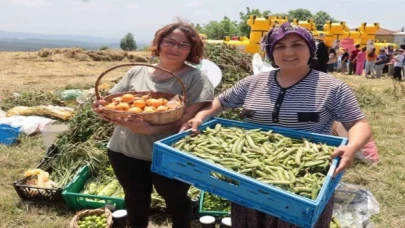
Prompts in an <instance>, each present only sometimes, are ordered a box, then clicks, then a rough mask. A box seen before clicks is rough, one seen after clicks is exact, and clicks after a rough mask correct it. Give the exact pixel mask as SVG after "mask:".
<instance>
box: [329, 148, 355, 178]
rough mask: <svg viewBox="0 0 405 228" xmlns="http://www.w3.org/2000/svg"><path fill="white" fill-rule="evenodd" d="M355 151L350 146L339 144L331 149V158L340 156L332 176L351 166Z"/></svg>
mask: <svg viewBox="0 0 405 228" xmlns="http://www.w3.org/2000/svg"><path fill="white" fill-rule="evenodd" d="M355 153H356V151H355V150H354V149H353V148H352V147H350V146H339V147H338V148H336V149H335V151H333V153H332V154H331V158H332V159H334V158H336V157H340V162H339V166H338V167H337V168H336V170H335V173H334V176H336V175H338V174H339V173H340V172H342V171H343V170H345V169H347V168H349V167H350V166H352V164H353V160H354V155H355Z"/></svg>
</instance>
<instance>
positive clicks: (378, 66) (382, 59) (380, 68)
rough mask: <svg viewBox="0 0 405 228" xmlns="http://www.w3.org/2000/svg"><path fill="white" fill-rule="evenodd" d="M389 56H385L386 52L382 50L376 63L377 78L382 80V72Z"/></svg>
mask: <svg viewBox="0 0 405 228" xmlns="http://www.w3.org/2000/svg"><path fill="white" fill-rule="evenodd" d="M386 60H387V56H386V55H385V50H384V49H380V53H379V55H378V56H377V60H376V61H375V76H376V78H381V75H382V71H383V68H384V66H385V65H386V64H385V63H386Z"/></svg>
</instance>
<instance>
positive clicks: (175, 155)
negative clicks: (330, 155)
mask: <svg viewBox="0 0 405 228" xmlns="http://www.w3.org/2000/svg"><path fill="white" fill-rule="evenodd" d="M217 123H220V124H222V125H223V126H226V127H240V128H245V129H257V128H261V129H262V130H264V131H268V130H273V132H275V133H279V134H282V135H284V136H287V137H290V138H306V139H308V140H310V141H312V142H318V143H326V144H327V145H330V146H339V145H346V144H347V139H346V138H341V137H334V136H326V135H321V134H314V133H309V132H304V131H297V130H290V129H286V128H281V127H273V126H265V125H258V124H251V123H245V122H239V121H231V120H225V119H219V118H216V119H213V120H211V121H209V122H206V123H204V124H203V125H201V126H200V129H205V128H206V127H211V128H213V127H214V126H215V125H216V124H217ZM189 134H191V132H190V131H186V132H183V133H179V134H176V135H173V136H170V137H168V138H165V139H163V140H160V141H157V142H155V143H154V150H153V160H152V171H153V172H155V173H158V174H161V175H163V176H166V177H169V178H172V179H178V180H180V181H183V182H186V183H189V184H191V185H193V186H195V187H196V188H199V189H201V190H205V191H207V192H210V193H213V194H216V195H218V196H220V197H223V198H225V199H228V200H230V201H232V202H235V203H237V204H240V205H244V206H246V207H249V208H253V209H256V210H259V211H263V212H265V213H267V214H270V215H273V216H276V217H278V218H281V219H282V220H284V221H288V222H290V223H293V224H296V225H298V226H301V227H312V226H313V225H314V224H315V223H316V221H317V220H318V218H319V216H320V215H321V213H322V211H323V209H324V208H325V206H326V204H327V203H328V201H329V199H330V198H331V196H332V195H333V193H334V191H335V188H336V186H337V185H338V183H339V181H340V179H341V178H342V175H343V173H341V174H339V175H338V176H336V177H334V178H333V177H332V174H333V172H334V170H335V169H336V166H337V164H338V162H339V158H336V159H334V160H333V161H332V164H331V167H330V170H329V172H328V174H327V177H326V180H325V182H324V184H323V186H322V188H321V190H320V192H319V194H318V197H317V199H316V200H311V199H308V198H305V197H302V196H299V195H296V194H294V193H291V192H287V191H285V190H282V189H280V188H277V187H274V186H271V185H267V184H262V183H260V181H257V180H255V179H253V178H250V177H247V176H245V175H242V174H238V173H236V172H234V171H232V170H228V169H225V168H222V167H220V166H218V165H215V164H212V163H210V162H207V161H205V160H203V159H201V158H198V157H196V156H194V155H192V154H189V153H185V152H181V151H179V150H177V149H174V148H172V147H171V146H170V145H172V144H173V143H175V142H177V141H179V140H180V139H182V138H184V137H185V136H186V135H189ZM212 172H216V173H219V174H221V175H223V176H225V177H227V178H229V179H232V180H234V182H235V183H238V184H237V185H235V184H230V183H228V182H225V181H222V180H220V179H218V178H216V177H213V176H212V175H211V173H212Z"/></svg>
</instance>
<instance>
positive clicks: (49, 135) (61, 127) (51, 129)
mask: <svg viewBox="0 0 405 228" xmlns="http://www.w3.org/2000/svg"><path fill="white" fill-rule="evenodd" d="M67 130H69V126H67V125H65V124H55V125H46V126H45V127H43V128H42V129H41V134H42V139H43V142H44V146H45V148H46V149H48V148H49V147H51V146H52V144H53V143H54V142H55V141H56V137H57V136H58V134H60V133H62V132H65V131H67Z"/></svg>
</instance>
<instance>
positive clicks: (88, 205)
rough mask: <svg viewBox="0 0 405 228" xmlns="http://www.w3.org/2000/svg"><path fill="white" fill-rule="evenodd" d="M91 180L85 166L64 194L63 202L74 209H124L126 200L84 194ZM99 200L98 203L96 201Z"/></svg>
mask: <svg viewBox="0 0 405 228" xmlns="http://www.w3.org/2000/svg"><path fill="white" fill-rule="evenodd" d="M89 178H90V170H89V168H88V166H83V167H82V168H81V169H80V170H79V171H78V172H77V174H76V176H75V177H74V179H73V181H72V182H71V183H69V184H68V185H67V186H66V188H65V190H64V191H63V192H62V197H63V200H64V201H65V203H66V205H67V206H68V207H70V208H73V209H96V208H101V207H105V206H108V207H113V208H115V209H124V208H125V203H124V199H122V198H117V197H108V196H95V195H87V194H82V193H80V191H81V190H82V189H83V187H84V185H85V183H86V181H87V180H88V179H89ZM95 200H97V201H95Z"/></svg>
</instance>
